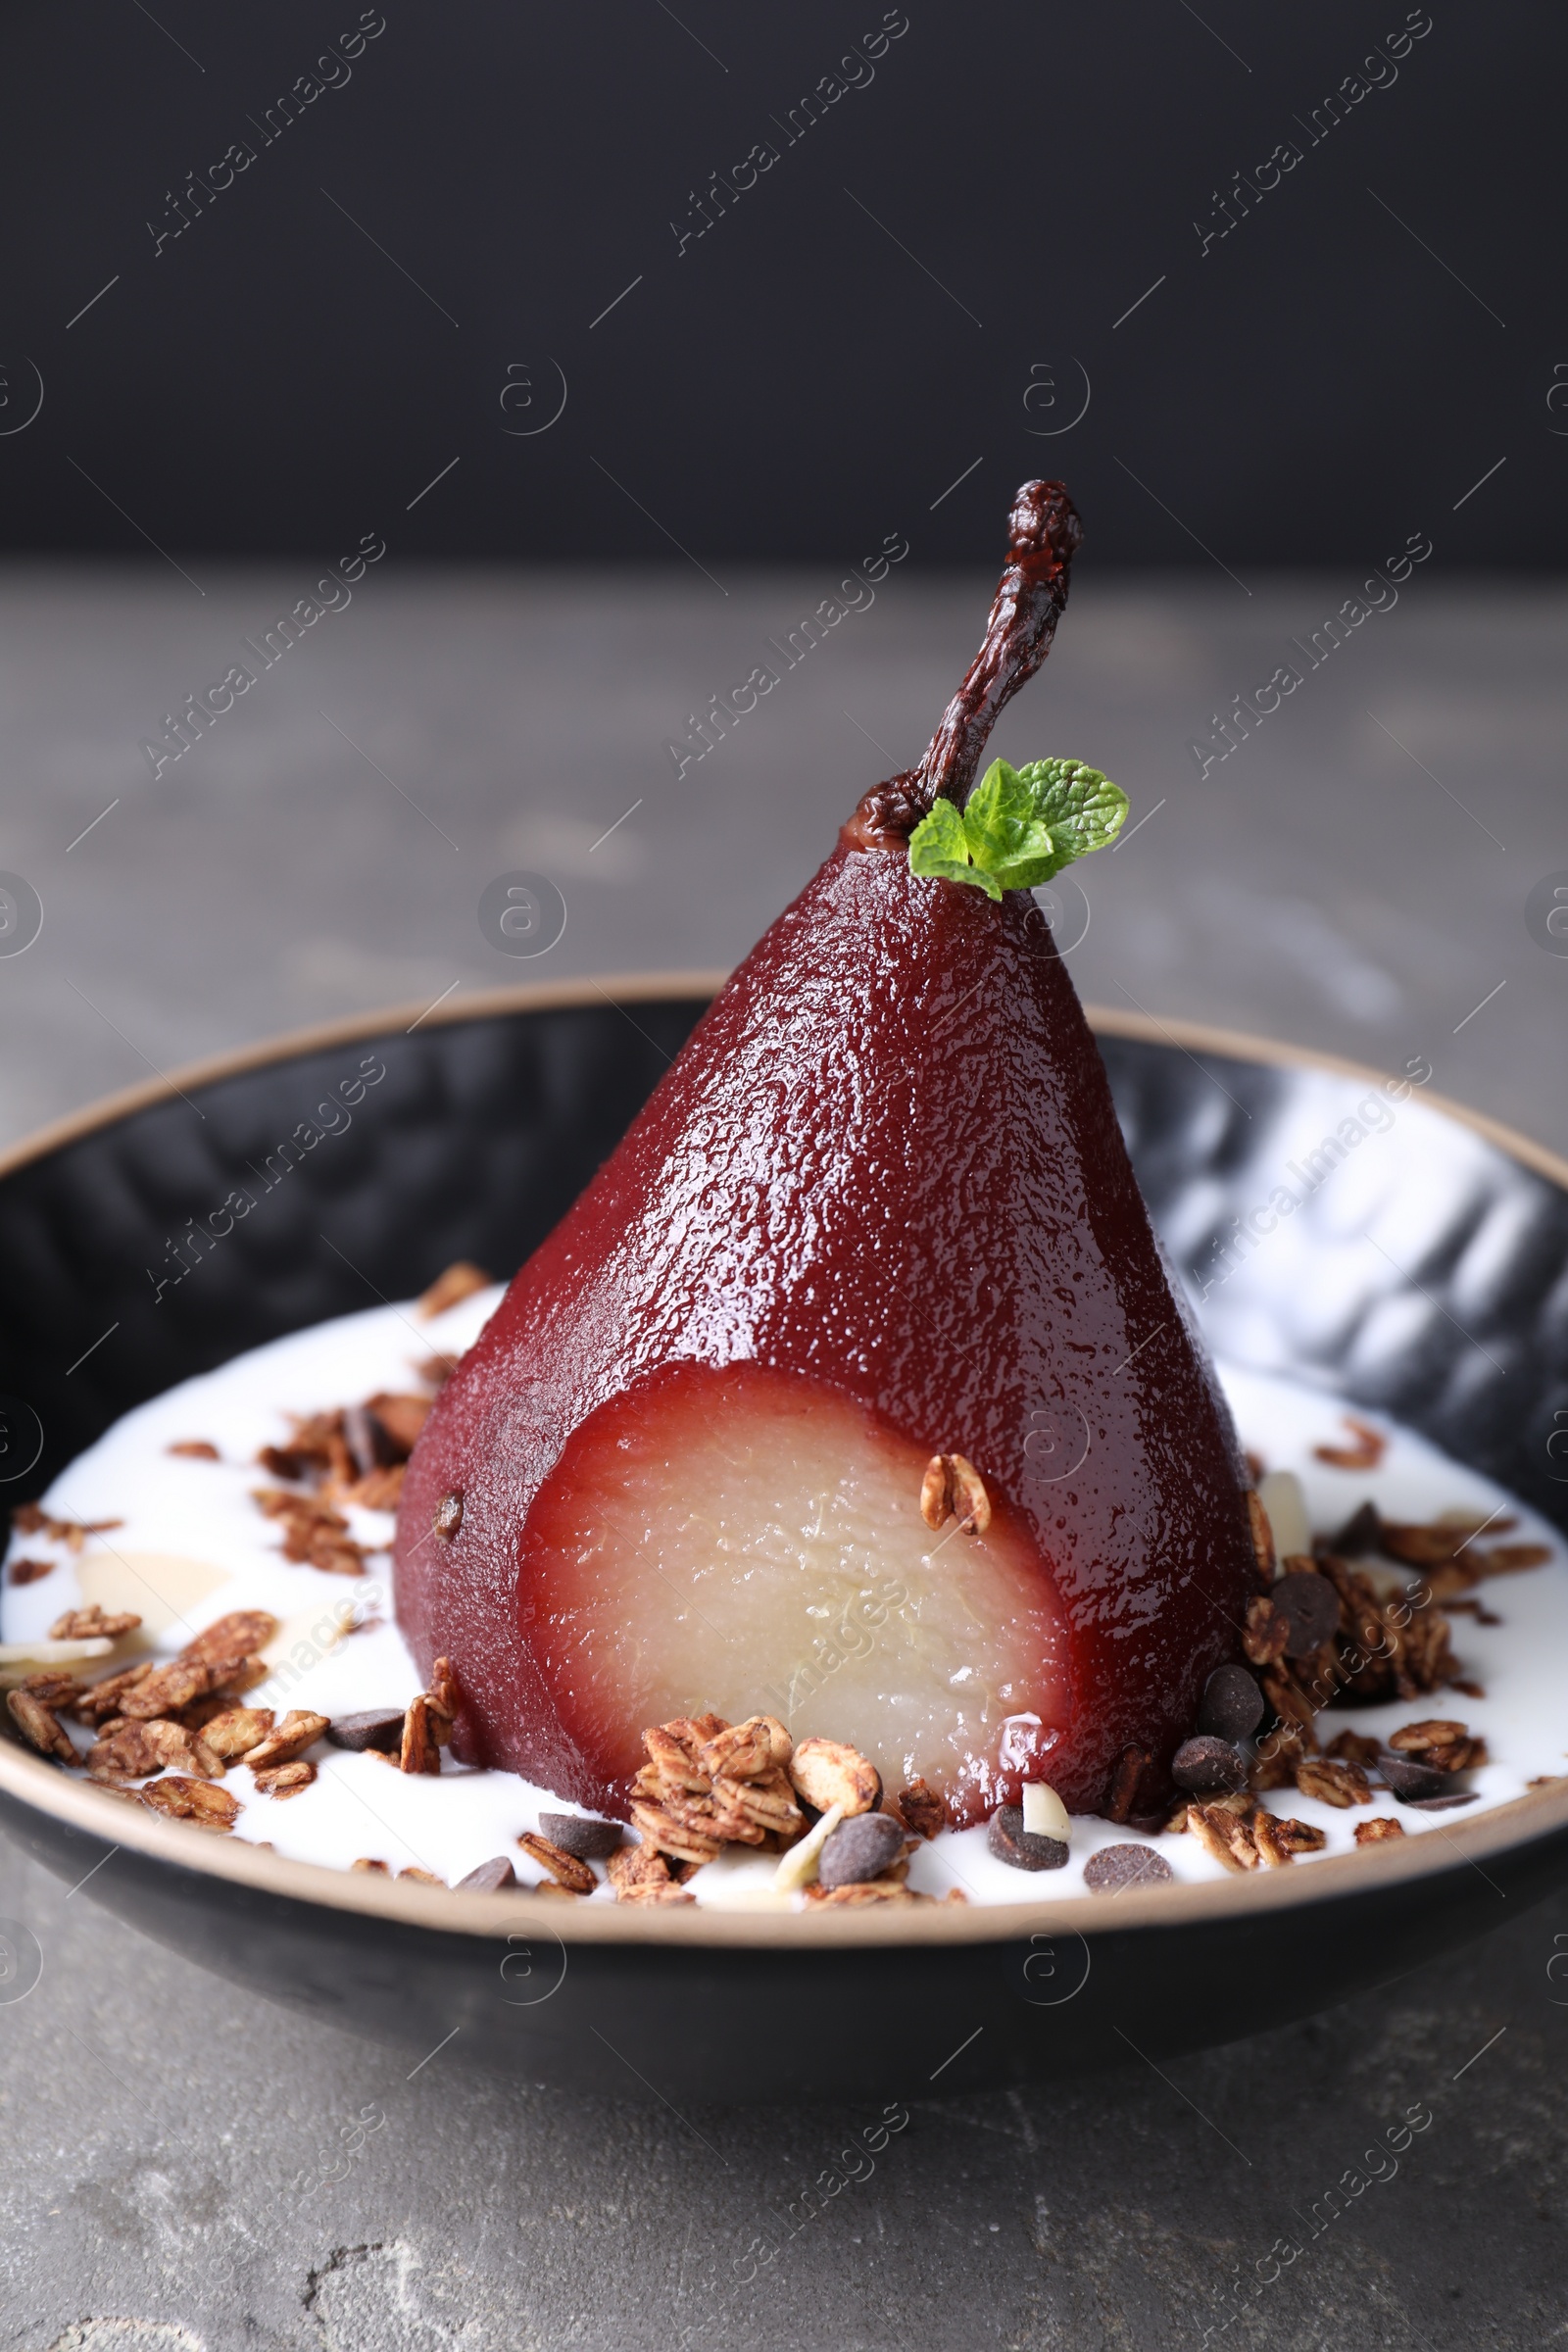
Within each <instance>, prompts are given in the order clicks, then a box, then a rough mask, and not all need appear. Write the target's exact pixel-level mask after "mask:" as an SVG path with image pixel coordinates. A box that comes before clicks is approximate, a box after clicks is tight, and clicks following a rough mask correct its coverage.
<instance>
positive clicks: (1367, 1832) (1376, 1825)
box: [1355, 1813, 1404, 1845]
mask: <svg viewBox="0 0 1568 2352" xmlns="http://www.w3.org/2000/svg"><path fill="white" fill-rule="evenodd" d="M1403 1836H1404V1824H1403V1823H1402V1822H1398V1821H1396V1820H1395V1818H1394V1816H1393V1814H1392V1813H1374V1814H1373V1816H1372V1818H1371V1820H1370V1821H1358V1822H1357V1823H1356V1825H1355V1842H1356V1844H1357V1845H1381V1844H1382V1843H1383V1841H1384V1839H1385V1838H1402V1837H1403Z"/></svg>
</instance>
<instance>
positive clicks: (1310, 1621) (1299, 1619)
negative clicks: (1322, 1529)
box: [1269, 1568, 1340, 1658]
mask: <svg viewBox="0 0 1568 2352" xmlns="http://www.w3.org/2000/svg"><path fill="white" fill-rule="evenodd" d="M1269 1598H1270V1600H1271V1601H1272V1602H1273V1603H1274V1606H1275V1607H1276V1608H1277V1609H1280V1610H1283V1612H1284V1615H1285V1620H1286V1623H1287V1624H1288V1625H1289V1627H1290V1629H1291V1630H1290V1633H1289V1635H1288V1637H1287V1639H1286V1643H1285V1654H1286V1656H1287V1657H1288V1658H1306V1657H1310V1656H1311V1654H1312V1652H1313V1650H1314V1649H1321V1648H1322V1646H1323V1644H1324V1642H1326V1641H1327V1640H1328V1638H1329V1636H1330V1635H1331V1634H1333V1633H1336V1632H1337V1631H1338V1630H1339V1623H1340V1596H1339V1594H1338V1593H1336V1592H1335V1590H1334V1587H1333V1586H1332V1585H1331V1584H1330V1583H1329V1580H1328V1578H1327V1577H1326V1576H1319V1575H1318V1573H1317V1570H1316V1569H1315V1568H1293V1569H1292V1570H1291V1572H1290V1574H1289V1575H1288V1576H1282V1577H1281V1578H1280V1580H1279V1582H1278V1584H1277V1585H1275V1586H1274V1588H1273V1590H1272V1592H1271V1593H1269Z"/></svg>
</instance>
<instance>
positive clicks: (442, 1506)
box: [431, 1488, 463, 1544]
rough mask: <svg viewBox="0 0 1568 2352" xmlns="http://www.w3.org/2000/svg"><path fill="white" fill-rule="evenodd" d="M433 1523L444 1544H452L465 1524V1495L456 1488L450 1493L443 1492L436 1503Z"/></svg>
mask: <svg viewBox="0 0 1568 2352" xmlns="http://www.w3.org/2000/svg"><path fill="white" fill-rule="evenodd" d="M431 1525H432V1527H433V1528H434V1530H435V1533H436V1534H437V1535H438V1536H439V1537H440V1539H441V1541H442V1543H443V1544H450V1543H451V1541H452V1539H453V1537H454V1536H455V1535H456V1534H457V1532H458V1530H459V1528H460V1527H461V1526H462V1525H463V1496H462V1495H460V1494H459V1493H458V1492H457V1490H456V1489H455V1488H454V1490H453V1492H452V1493H451V1494H450V1495H442V1497H441V1499H440V1501H439V1502H438V1503H437V1504H436V1506H435V1517H434V1519H433V1520H432V1521H431Z"/></svg>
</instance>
